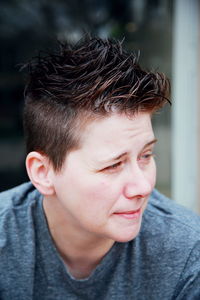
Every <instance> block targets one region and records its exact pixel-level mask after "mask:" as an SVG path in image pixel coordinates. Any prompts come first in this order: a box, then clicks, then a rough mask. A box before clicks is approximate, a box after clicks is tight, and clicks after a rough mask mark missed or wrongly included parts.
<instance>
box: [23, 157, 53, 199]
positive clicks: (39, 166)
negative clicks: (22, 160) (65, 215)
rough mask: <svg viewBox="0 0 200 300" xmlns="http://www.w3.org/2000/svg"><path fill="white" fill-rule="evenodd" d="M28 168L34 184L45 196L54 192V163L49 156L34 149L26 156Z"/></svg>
mask: <svg viewBox="0 0 200 300" xmlns="http://www.w3.org/2000/svg"><path fill="white" fill-rule="evenodd" d="M26 170H27V173H28V176H29V178H30V180H31V182H32V183H33V185H34V186H35V187H36V188H37V189H38V190H39V192H40V193H41V194H42V195H44V196H51V195H53V194H54V185H53V183H52V180H51V176H50V175H51V172H52V165H51V163H50V161H49V159H48V158H47V156H45V155H43V154H41V153H39V152H37V151H33V152H30V153H29V154H28V155H27V157H26Z"/></svg>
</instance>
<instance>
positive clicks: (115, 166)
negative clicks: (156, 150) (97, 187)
mask: <svg viewBox="0 0 200 300" xmlns="http://www.w3.org/2000/svg"><path fill="white" fill-rule="evenodd" d="M154 156H155V155H154V154H153V153H152V152H151V153H148V154H144V155H141V156H140V157H139V159H138V160H140V158H142V160H143V163H144V164H148V163H149V161H150V159H151V158H152V157H154ZM124 163H125V161H119V162H117V163H115V164H113V165H111V166H108V167H106V168H105V169H103V171H110V172H112V171H116V170H117V169H118V168H120V167H121V166H122V165H123V164H124Z"/></svg>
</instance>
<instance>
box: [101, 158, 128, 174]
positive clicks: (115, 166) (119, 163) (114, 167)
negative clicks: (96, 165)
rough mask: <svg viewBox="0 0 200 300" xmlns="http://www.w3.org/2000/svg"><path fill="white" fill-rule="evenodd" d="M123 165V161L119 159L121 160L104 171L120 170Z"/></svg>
mask: <svg viewBox="0 0 200 300" xmlns="http://www.w3.org/2000/svg"><path fill="white" fill-rule="evenodd" d="M122 165H123V162H122V161H119V162H117V163H115V164H113V165H110V166H108V167H106V168H105V169H103V170H102V171H104V172H109V173H112V172H115V171H118V170H120V169H121V167H122Z"/></svg>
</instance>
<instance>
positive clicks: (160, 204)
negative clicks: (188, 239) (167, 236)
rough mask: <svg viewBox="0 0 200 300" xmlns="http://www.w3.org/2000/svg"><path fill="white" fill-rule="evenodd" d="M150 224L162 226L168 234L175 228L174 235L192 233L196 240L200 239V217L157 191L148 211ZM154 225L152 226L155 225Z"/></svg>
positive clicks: (152, 195) (147, 215)
mask: <svg viewBox="0 0 200 300" xmlns="http://www.w3.org/2000/svg"><path fill="white" fill-rule="evenodd" d="M146 217H147V219H148V222H152V223H153V224H155V225H156V226H158V225H160V229H163V230H164V231H165V232H166V233H167V231H168V230H167V229H168V228H170V231H171V230H172V229H173V228H174V230H175V232H174V234H176V235H178V234H180V233H182V234H187V233H190V234H191V235H192V236H194V238H195V239H196V238H200V216H198V215H197V214H196V213H194V212H192V211H190V210H189V209H187V208H185V207H183V206H181V205H179V204H177V203H176V202H175V201H173V200H171V199H169V198H167V197H166V196H164V195H163V194H161V193H160V192H158V191H157V190H154V191H153V192H152V194H151V197H150V199H149V203H148V206H147V209H146ZM153 224H152V225H153Z"/></svg>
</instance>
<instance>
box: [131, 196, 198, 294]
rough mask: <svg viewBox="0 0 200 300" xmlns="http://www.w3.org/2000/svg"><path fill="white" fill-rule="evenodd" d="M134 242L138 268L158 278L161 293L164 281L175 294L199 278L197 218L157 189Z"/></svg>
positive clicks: (164, 285)
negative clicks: (186, 284) (138, 262)
mask: <svg viewBox="0 0 200 300" xmlns="http://www.w3.org/2000/svg"><path fill="white" fill-rule="evenodd" d="M135 244H136V246H137V249H138V250H137V255H138V257H139V258H140V257H142V259H141V260H140V262H141V264H140V267H142V269H143V270H145V272H146V273H147V274H151V277H152V278H154V279H155V278H162V283H163V285H162V284H161V282H160V281H159V280H158V283H159V286H158V287H157V289H158V291H160V293H161V294H162V292H163V291H164V289H165V288H166V282H168V283H169V285H168V287H169V286H170V289H168V292H170V293H172V294H173V293H175V294H176V295H179V294H180V293H181V291H182V290H185V283H187V282H190V284H191V286H193V283H192V282H193V281H195V280H197V278H200V217H199V216H198V215H197V214H195V213H193V212H192V211H190V210H188V209H186V208H184V207H183V206H181V205H179V204H177V203H176V202H175V201H173V200H170V199H168V198H167V197H165V196H164V195H162V194H160V193H159V192H158V191H157V190H154V191H153V193H152V195H151V197H150V199H149V203H148V206H147V208H146V211H145V212H144V216H143V222H142V227H141V231H140V233H139V235H138V237H137V238H136V239H135ZM152 280H153V279H152ZM199 281H200V280H199ZM199 281H198V282H199ZM156 282H157V281H156V279H155V281H154V287H155V288H156V285H157V283H156ZM166 293H167V290H166ZM198 293H199V294H200V289H199V288H198ZM172 294H171V295H172ZM170 297H171V296H170ZM170 299H171V298H170ZM176 299H177V298H176ZM178 299H179V298H178ZM180 299H183V298H180ZM184 299H185V298H184ZM188 299H189V298H188ZM192 299H193V298H192Z"/></svg>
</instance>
